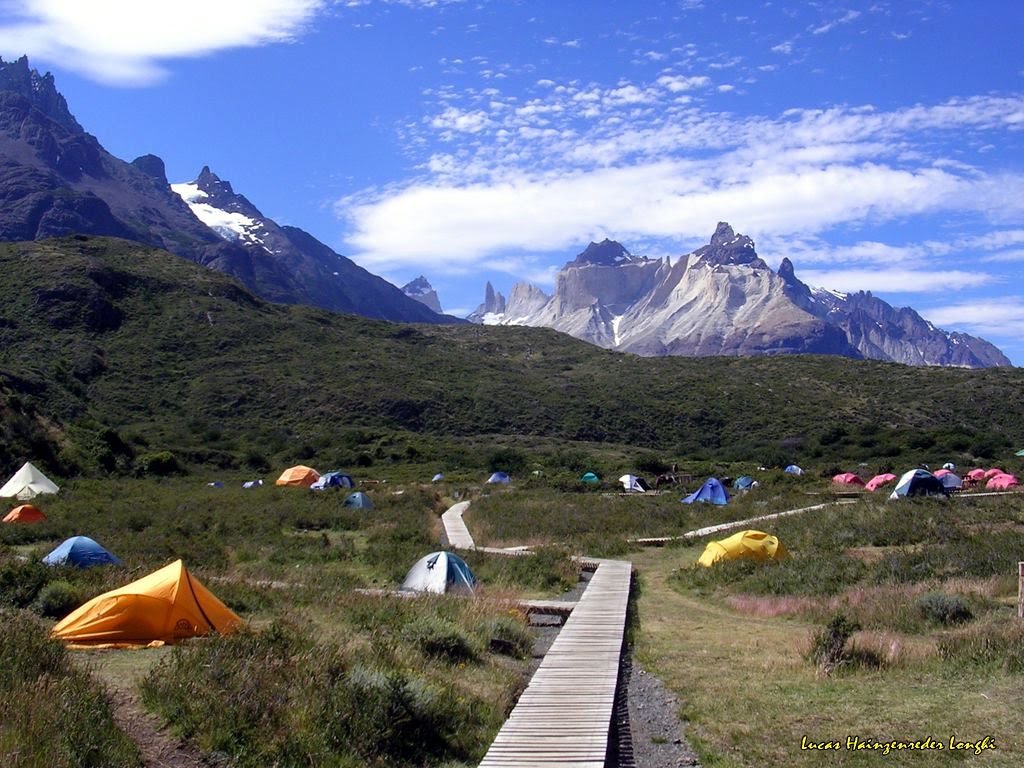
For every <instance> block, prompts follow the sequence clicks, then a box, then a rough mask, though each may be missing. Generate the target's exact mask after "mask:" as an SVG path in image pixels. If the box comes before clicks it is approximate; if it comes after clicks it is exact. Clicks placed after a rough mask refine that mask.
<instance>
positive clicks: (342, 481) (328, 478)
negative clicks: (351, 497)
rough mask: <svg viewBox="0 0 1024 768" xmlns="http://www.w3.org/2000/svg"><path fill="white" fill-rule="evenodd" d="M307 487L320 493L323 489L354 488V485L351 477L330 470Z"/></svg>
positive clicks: (335, 470)
mask: <svg viewBox="0 0 1024 768" xmlns="http://www.w3.org/2000/svg"><path fill="white" fill-rule="evenodd" d="M309 487H310V488H312V489H313V490H314V491H322V490H323V489H324V488H355V487H356V483H355V481H354V480H353V479H352V476H351V475H346V474H345V473H344V472H342V471H341V470H340V469H332V470H331V471H330V472H324V473H323V474H322V475H320V477H319V478H317V480H316V481H315V482H314V483H313V484H312V485H311V486H309Z"/></svg>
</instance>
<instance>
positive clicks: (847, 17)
mask: <svg viewBox="0 0 1024 768" xmlns="http://www.w3.org/2000/svg"><path fill="white" fill-rule="evenodd" d="M859 17H860V11H847V12H846V13H845V14H843V15H842V16H840V17H839V18H838V19H833V20H832V21H827V22H825V23H824V24H820V25H818V26H816V27H813V28H812V29H811V30H810V32H811V34H812V35H823V34H825V33H826V32H831V31H832V30H833V29H835V28H836V27H839V26H842V25H843V24H849V23H850V22H851V21H855V20H856V19H858V18H859Z"/></svg>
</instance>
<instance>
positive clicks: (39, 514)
mask: <svg viewBox="0 0 1024 768" xmlns="http://www.w3.org/2000/svg"><path fill="white" fill-rule="evenodd" d="M45 520H46V515H44V514H43V511H42V510H41V509H39V507H37V506H35V505H33V504H19V505H18V506H16V507H15V508H14V509H12V510H11V511H10V512H8V513H7V514H6V515H5V516H4V519H3V522H5V523H42V522H44V521H45Z"/></svg>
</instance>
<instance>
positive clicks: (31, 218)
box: [0, 57, 461, 323]
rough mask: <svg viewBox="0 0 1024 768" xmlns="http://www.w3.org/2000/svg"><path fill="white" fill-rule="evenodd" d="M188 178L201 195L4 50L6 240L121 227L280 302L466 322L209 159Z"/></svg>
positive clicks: (0, 92)
mask: <svg viewBox="0 0 1024 768" xmlns="http://www.w3.org/2000/svg"><path fill="white" fill-rule="evenodd" d="M186 186H190V187H192V188H194V189H193V191H192V193H191V194H192V196H193V197H194V198H195V199H193V200H192V201H191V202H186V201H185V200H184V199H183V198H182V196H181V195H180V194H177V193H176V192H175V191H174V190H172V189H171V186H170V184H168V181H167V177H166V173H165V169H164V163H163V161H162V160H161V159H160V158H159V157H156V156H155V155H144V156H142V157H139V158H137V159H136V160H134V161H133V162H131V163H127V162H125V161H123V160H120V159H118V158H116V157H114V156H113V155H111V154H110V153H109V152H107V151H106V150H105V149H104V148H103V147H102V146H101V145H100V143H99V141H97V139H96V138H95V137H94V136H92V135H90V134H88V133H86V132H85V130H84V129H83V128H82V126H81V125H79V123H78V121H77V120H75V118H74V117H73V115H72V114H71V112H70V110H69V109H68V105H67V102H66V101H65V99H64V97H63V96H61V94H60V93H59V92H58V91H57V89H56V87H55V84H54V81H53V77H52V76H51V75H50V74H46V75H40V74H39V73H38V72H37V71H35V70H32V69H30V68H29V64H28V59H27V58H26V57H22V58H20V59H18V60H17V61H14V62H4V61H3V60H2V59H0V240H8V241H22V240H37V239H42V238H47V237H54V236H60V235H66V234H87V235H111V236H116V237H122V238H125V239H128V240H134V241H137V242H140V243H144V244H146V245H152V246H156V247H159V248H163V249H165V250H167V251H170V252H171V253H173V254H175V255H177V256H181V257H183V258H186V259H189V260H191V261H194V262H197V263H199V264H202V265H204V266H207V267H210V268H213V269H217V270H220V271H221V272H226V273H228V274H231V275H234V276H236V277H238V278H239V279H240V280H241V281H242V282H243V283H245V285H246V286H248V287H249V288H250V289H252V290H253V291H254V292H256V293H258V294H259V295H261V296H263V297H264V298H267V299H270V300H272V301H277V302H284V303H290V304H312V305H315V306H320V307H324V308H326V309H331V310H335V311H342V312H354V313H357V314H363V315H366V316H368V317H375V318H381V319H387V320H395V321H408V322H426V323H439V322H441V323H443V322H461V321H459V320H458V319H456V318H451V317H446V316H440V315H438V314H437V313H435V312H432V311H430V310H429V309H428V308H426V307H425V306H424V305H423V304H421V303H419V302H416V301H413V300H412V299H410V298H409V297H407V296H405V295H404V294H403V293H402V292H401V291H400V290H399V289H398V288H397V287H396V286H394V285H391V284H390V283H388V282H387V281H385V280H383V279H382V278H379V277H377V276H375V275H372V274H371V273H369V272H367V271H366V270H364V269H362V268H361V267H359V266H357V265H356V264H355V263H353V262H352V261H351V260H349V259H346V258H345V257H343V256H341V255H339V254H337V253H335V252H334V251H333V250H331V249H330V248H328V247H327V246H326V245H324V244H323V243H321V242H319V241H318V240H316V239H315V238H314V237H313V236H312V235H309V234H308V233H306V232H303V231H302V230H300V229H296V228H293V227H280V226H278V225H277V224H275V223H274V222H273V221H271V220H270V219H267V218H266V217H264V216H262V214H260V213H259V211H258V210H257V209H256V208H255V206H253V205H252V204H251V203H250V202H249V201H248V200H246V199H245V198H244V197H242V196H240V195H236V194H235V193H234V192H233V190H232V189H231V185H230V184H227V183H226V182H223V181H221V180H220V179H218V178H217V177H216V176H215V175H214V174H213V173H210V172H209V170H208V169H204V173H202V174H200V177H199V178H198V179H196V180H195V181H194V182H192V183H191V185H186ZM204 195H205V197H203V196H204ZM204 206H205V207H204ZM197 208H200V209H201V210H202V211H203V213H204V215H206V216H207V218H206V219H204V218H203V217H202V216H197V214H196V210H197Z"/></svg>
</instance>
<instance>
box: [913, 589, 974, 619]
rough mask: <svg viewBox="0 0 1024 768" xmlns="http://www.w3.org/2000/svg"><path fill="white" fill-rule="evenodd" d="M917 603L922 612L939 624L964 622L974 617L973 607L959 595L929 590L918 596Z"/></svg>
mask: <svg viewBox="0 0 1024 768" xmlns="http://www.w3.org/2000/svg"><path fill="white" fill-rule="evenodd" d="M916 603H917V608H918V610H919V611H920V612H921V614H922V615H923V616H924V617H925V618H926V619H928V620H929V621H934V622H936V623H937V624H944V625H946V626H949V625H951V624H964V623H966V622H968V621H970V620H971V619H973V618H974V614H973V613H971V609H970V608H969V607H968V606H967V603H966V602H964V599H963V598H962V597H960V596H959V595H947V594H946V593H944V592H929V593H927V594H925V595H921V596H920V597H919V598H917V601H916Z"/></svg>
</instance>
